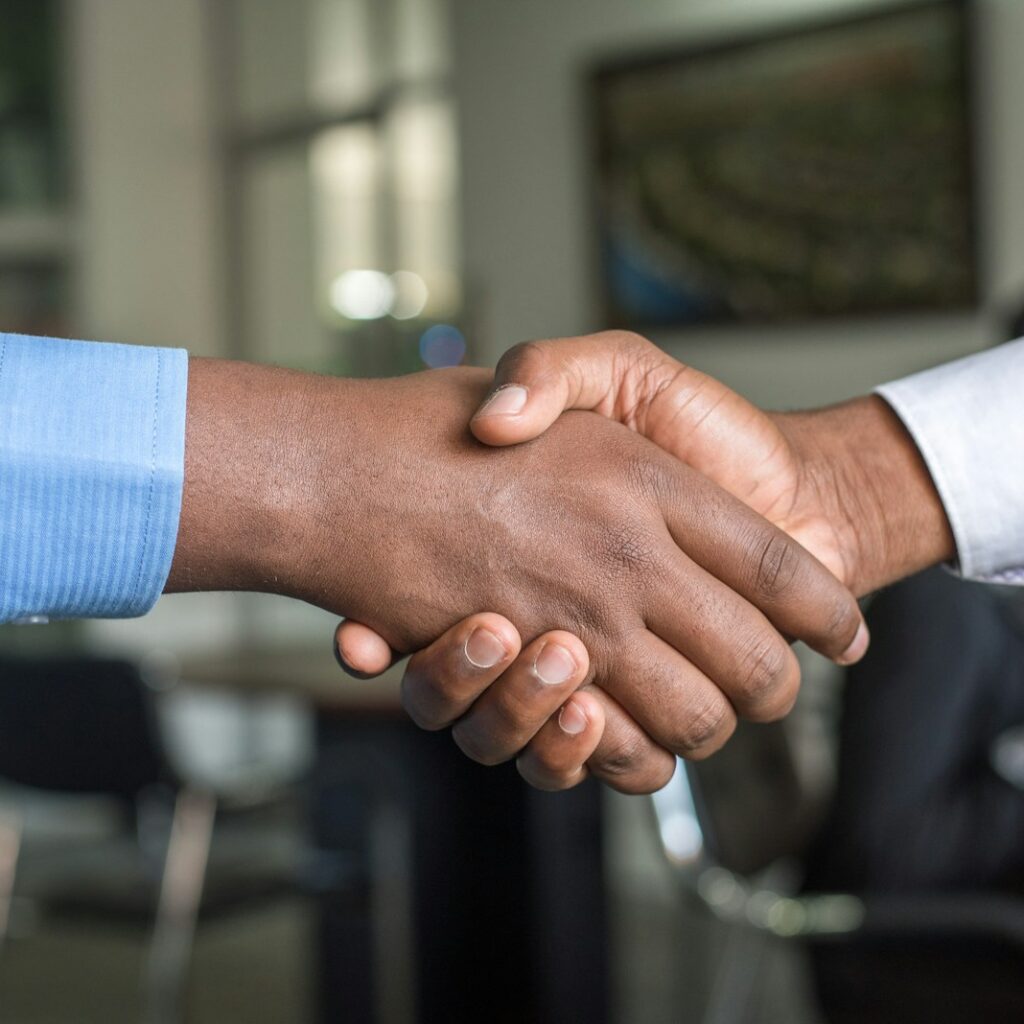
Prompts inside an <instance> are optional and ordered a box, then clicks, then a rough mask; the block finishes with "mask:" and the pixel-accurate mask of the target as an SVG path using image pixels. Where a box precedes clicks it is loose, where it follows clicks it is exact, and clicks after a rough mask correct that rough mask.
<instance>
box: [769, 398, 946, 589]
mask: <svg viewBox="0 0 1024 1024" xmlns="http://www.w3.org/2000/svg"><path fill="white" fill-rule="evenodd" d="M775 419H776V422H777V423H778V425H779V426H780V427H781V428H782V429H783V431H784V433H785V434H786V436H787V437H788V438H789V439H790V441H791V442H792V443H793V445H794V447H795V448H796V449H797V451H798V452H799V454H800V456H801V461H802V463H803V465H804V466H805V468H806V472H805V481H804V484H803V485H804V486H807V487H812V488H814V489H815V490H816V492H817V494H818V495H819V497H820V500H821V501H822V503H823V504H824V505H825V510H826V512H827V514H828V516H829V518H830V520H831V521H832V522H833V523H834V524H836V528H837V530H838V531H839V533H840V535H841V543H842V545H843V548H844V550H845V551H847V552H848V560H849V564H850V565H851V566H852V570H851V573H850V578H849V580H848V582H849V583H850V585H851V588H852V589H853V590H854V592H855V593H858V594H865V593H869V592H871V591H873V590H877V589H878V588H879V587H883V586H885V585H886V584H888V583H892V582H894V581H895V580H898V579H902V578H903V577H905V576H909V575H911V574H912V573H915V572H918V571H919V570H921V569H924V568H926V567H927V566H929V565H934V564H936V563H938V562H943V561H950V560H952V559H953V558H954V557H955V555H956V547H955V544H954V541H953V534H952V531H951V529H950V525H949V520H948V518H947V515H946V511H945V509H944V507H943V504H942V501H941V499H940V497H939V494H938V491H937V490H936V488H935V484H934V483H933V481H932V478H931V476H930V474H929V472H928V469H927V467H926V465H925V463H924V460H923V459H922V457H921V453H920V452H919V451H918V448H917V446H916V444H915V442H914V440H913V439H912V438H911V436H910V434H909V433H908V432H907V430H906V428H905V427H904V425H903V423H902V422H901V421H900V419H899V417H898V416H896V414H895V413H894V412H893V411H892V409H891V408H890V407H889V406H888V405H887V404H886V402H885V401H884V400H883V399H881V398H879V397H877V396H870V397H866V398H859V399H855V400H854V401H852V402H847V403H844V404H842V405H837V406H833V407H830V408H827V409H821V410H817V411H815V412H806V413H788V414H781V415H778V416H776V417H775Z"/></svg>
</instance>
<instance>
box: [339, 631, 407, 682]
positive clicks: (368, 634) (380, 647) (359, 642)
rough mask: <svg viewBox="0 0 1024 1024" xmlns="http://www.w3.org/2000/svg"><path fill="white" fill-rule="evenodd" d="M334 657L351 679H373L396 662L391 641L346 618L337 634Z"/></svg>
mask: <svg viewBox="0 0 1024 1024" xmlns="http://www.w3.org/2000/svg"><path fill="white" fill-rule="evenodd" d="M334 656H335V658H337V659H338V664H339V665H340V666H341V667H342V669H343V670H344V671H345V672H347V673H348V674H349V675H350V676H355V677H356V678H357V679H371V678H373V676H379V675H380V674H381V673H382V672H386V671H387V670H388V669H389V668H390V667H391V665H392V664H393V663H394V661H395V655H394V652H393V651H392V650H391V648H390V647H389V646H388V642H387V641H386V640H385V639H384V638H383V637H382V636H378V634H376V633H375V632H374V631H373V630H372V629H370V627H369V626H364V625H363V624H362V623H361V622H353V621H352V620H351V619H344V620H343V621H342V622H341V623H340V624H339V626H338V628H337V629H336V630H335V631H334Z"/></svg>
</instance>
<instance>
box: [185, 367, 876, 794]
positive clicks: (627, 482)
mask: <svg viewBox="0 0 1024 1024" xmlns="http://www.w3.org/2000/svg"><path fill="white" fill-rule="evenodd" d="M488 380H489V375H487V374H485V373H483V372H480V371H469V370H460V371H435V372H431V373H427V374H419V375H414V376H409V377H404V378H400V379H398V380H391V381H337V380H331V379H327V378H317V377H311V376H309V375H304V374H291V373H286V372H284V371H275V370H268V369H261V368H256V367H247V366H244V365H242V364H235V363H218V362H214V361H205V360H194V361H193V364H192V367H191V369H190V383H189V388H190V391H189V410H188V432H187V440H186V480H185V497H184V503H183V508H182V517H181V529H180V534H179V543H178V549H177V550H176V552H175V559H174V565H173V566H172V571H171V579H170V581H169V585H168V589H179V590H180V589H227V588H232V587H233V588H244V589H259V590H267V591H272V592H275V593H282V594H288V595H290V596H293V597H299V598H302V599H304V600H307V601H310V602H312V603H314V604H317V605H320V606H321V607H324V608H327V609H330V610H332V611H336V612H338V613H341V614H345V615H349V616H352V617H354V618H356V619H358V620H360V621H362V622H365V623H366V624H367V625H368V626H369V627H371V628H372V629H373V630H374V631H376V632H377V633H378V634H379V635H380V636H381V637H383V638H384V639H385V640H386V642H387V643H388V645H389V646H390V647H391V648H393V649H394V650H396V651H408V650H413V649H416V648H420V647H423V646H424V645H425V644H427V643H428V642H429V641H430V640H431V639H433V638H434V637H436V636H438V635H439V634H442V633H443V632H445V631H446V630H448V629H449V628H450V627H451V626H452V624H453V623H456V622H458V621H459V620H460V619H463V618H465V617H466V616H467V615H469V614H470V613H472V612H473V611H474V609H477V608H490V609H493V610H494V611H495V613H498V614H500V615H501V616H503V617H505V618H506V619H508V620H509V621H510V622H512V623H515V625H516V627H517V629H518V631H519V633H520V634H521V635H522V636H523V637H524V638H526V640H527V641H528V642H529V644H530V646H528V648H527V650H528V652H529V654H530V657H531V658H533V661H532V662H531V663H530V668H531V673H530V675H529V678H522V679H520V680H519V684H520V685H519V688H518V689H516V687H513V686H510V687H506V688H503V689H502V690H501V691H499V692H496V693H495V695H494V699H493V700H489V701H484V702H481V701H476V702H475V703H474V705H473V715H472V716H470V718H469V719H468V720H467V722H466V723H465V724H464V725H460V730H459V736H460V741H461V742H462V743H463V745H464V747H465V748H466V749H468V750H469V751H470V752H472V753H473V754H475V755H476V756H477V757H478V758H480V759H490V758H492V757H497V756H498V755H499V754H500V755H501V756H503V757H507V756H511V754H513V753H515V751H516V750H517V749H519V747H520V746H522V745H523V744H524V743H525V742H526V741H527V740H528V739H529V736H524V735H514V730H512V731H511V733H510V732H508V731H507V730H506V731H504V732H503V735H506V736H507V738H508V741H509V746H508V747H507V749H504V750H501V751H498V752H494V751H493V749H492V747H491V742H492V741H491V736H492V733H493V729H492V728H491V727H490V726H489V725H488V724H487V723H488V722H495V721H497V722H499V723H501V729H502V730H504V726H505V723H506V722H508V721H513V720H514V719H515V715H516V711H517V702H520V703H527V704H529V703H531V702H534V701H537V700H539V699H543V700H553V699H554V698H555V697H557V703H553V704H552V708H554V707H557V706H559V705H560V704H562V703H564V701H565V700H566V699H567V698H568V696H569V695H570V694H571V693H572V692H573V690H575V689H576V688H577V687H578V686H580V685H581V684H583V683H586V682H591V681H592V682H595V683H597V684H599V685H600V687H601V688H602V690H603V691H604V696H602V700H603V702H604V703H603V711H604V715H605V720H606V728H605V732H604V734H603V736H602V740H601V742H602V743H607V744H608V749H607V757H606V759H605V760H604V761H603V762H601V763H603V764H606V765H608V766H609V767H608V768H607V775H608V776H609V777H611V778H619V777H620V776H621V775H622V774H623V772H624V771H625V770H626V769H627V768H629V767H630V766H631V764H632V761H634V760H637V759H644V758H646V759H647V761H646V763H648V764H651V763H653V761H652V758H657V759H658V762H659V765H660V767H658V768H657V770H656V771H655V770H654V769H649V771H648V777H647V778H646V780H645V782H644V784H645V785H653V784H655V783H656V782H657V781H658V778H660V780H661V781H664V779H665V778H666V777H667V775H668V774H670V773H671V758H670V757H669V756H668V755H667V754H666V753H665V751H672V752H684V753H690V754H700V753H706V752H709V751H711V750H713V749H715V748H716V747H717V746H719V745H721V743H722V742H724V740H725V738H726V737H727V736H728V734H729V733H730V732H731V729H732V727H733V725H734V722H735V717H734V708H735V709H738V710H739V711H740V712H742V713H744V714H748V715H750V716H751V717H771V716H775V715H778V714H780V713H782V712H784V711H785V710H786V708H788V706H789V705H790V704H791V702H792V700H793V697H794V694H795V690H796V686H797V682H798V678H799V673H798V669H797V665H796V661H795V658H794V657H793V654H792V652H791V650H790V649H789V647H788V645H787V644H786V643H785V642H784V641H783V639H782V637H781V636H780V635H779V632H778V631H779V630H781V631H783V632H786V633H788V634H792V635H799V636H802V637H804V638H805V639H807V640H808V642H809V643H811V644H812V645H814V646H816V647H817V648H818V649H821V650H822V651H824V652H825V653H827V654H829V655H831V656H840V655H841V654H842V652H844V651H846V650H848V649H849V648H850V647H851V645H852V644H855V637H857V636H858V630H859V628H860V627H862V620H861V617H860V613H859V609H858V608H857V606H856V603H855V602H854V600H853V598H852V597H851V596H850V594H849V593H848V592H847V591H846V590H845V589H844V588H843V587H841V586H840V584H839V583H838V582H837V581H836V580H835V579H834V577H832V576H831V574H829V573H828V572H827V571H826V570H825V569H824V568H823V567H822V566H821V565H820V564H819V563H818V562H817V561H815V560H814V559H813V558H811V557H810V556H809V555H807V553H806V552H804V551H803V550H802V549H801V548H799V547H798V546H797V545H796V544H795V543H794V542H793V541H791V540H790V539H789V538H788V537H786V536H785V535H784V534H783V533H782V532H781V531H778V530H777V529H775V528H774V527H772V526H771V525H770V524H769V523H767V522H766V521H765V520H763V519H761V518H760V517H758V516H757V515H756V514H754V513H753V512H751V510H750V509H748V508H747V507H746V506H744V505H743V504H742V503H741V502H738V501H737V500H735V499H734V498H732V497H730V496H729V495H727V494H726V493H725V492H724V491H722V490H720V489H719V488H717V487H716V486H715V485H713V484H712V483H710V482H709V481H708V480H706V479H705V478H704V477H703V476H701V475H700V474H698V473H696V472H694V471H693V470H692V469H689V468H688V467H686V466H684V465H682V464H681V463H679V462H678V461H677V460H675V459H672V458H671V457H670V456H668V455H666V454H665V453H663V452H659V451H658V450H657V449H656V448H655V447H654V446H652V445H650V444H649V442H647V441H645V440H644V439H643V438H640V437H638V436H637V435H636V434H635V433H630V432H629V431H627V430H624V429H623V428H622V427H621V426H620V425H618V424H614V423H611V422H608V421H607V420H605V419H601V418H599V417H596V416H592V415H588V414H583V413H575V414H571V415H567V416H565V417H562V418H561V419H560V420H559V421H558V422H557V423H556V424H554V425H553V426H552V427H551V429H550V430H549V431H548V432H547V433H546V434H545V436H544V437H542V438H539V439H538V440H537V441H536V442H535V443H533V444H530V445H522V446H516V447H514V448H509V449H507V450H505V451H501V452H495V451H488V450H487V449H485V448H483V447H482V446H480V445H479V444H477V443H476V442H475V441H473V439H472V438H471V437H470V436H469V435H468V433H467V432H466V429H465V423H466V422H467V420H468V419H469V416H470V413H471V412H472V410H473V409H474V408H475V407H476V406H477V405H478V404H479V402H480V400H481V399H482V398H483V396H484V394H485V392H486V387H487V383H488ZM552 627H554V628H556V629H558V630H562V631H564V633H569V634H571V635H572V636H571V637H566V636H565V635H564V633H563V634H561V635H559V636H556V638H555V640H552V639H551V637H550V636H549V635H546V634H544V633H543V632H542V631H545V630H551V629H552ZM541 636H547V640H546V642H545V644H544V646H543V650H541V648H540V647H539V646H537V645H536V644H535V643H534V641H535V639H536V638H538V637H541ZM573 637H578V638H579V640H580V641H582V645H583V646H582V647H580V646H577V645H575V644H574V643H573V639H572V638H573ZM466 639H468V638H466ZM480 639H481V642H483V641H484V640H488V643H489V646H491V647H492V649H497V652H498V661H497V662H496V663H494V664H492V665H491V666H490V668H491V669H493V668H494V667H495V666H498V667H501V666H504V667H507V666H508V665H510V664H511V663H512V659H513V658H514V657H515V655H516V653H517V650H516V646H515V645H514V644H511V645H510V644H507V643H505V642H504V639H505V638H504V637H503V636H502V635H499V634H493V635H492V636H491V637H490V638H487V637H483V638H480ZM491 641H493V643H491ZM555 641H558V642H557V644H556V643H555ZM556 648H557V649H556ZM463 649H464V650H465V652H466V653H467V654H468V653H469V651H470V650H471V648H470V647H469V646H468V645H466V644H465V643H464V646H463ZM588 653H589V659H588V657H587V654H588ZM546 656H550V657H546ZM542 661H543V664H542ZM548 662H551V663H552V665H554V664H560V665H561V668H560V669H557V670H556V669H554V668H551V669H550V670H549V667H548ZM515 678H516V677H515V674H513V681H515ZM538 694H541V695H543V697H542V698H539V697H538ZM488 696H489V695H488ZM429 704H430V702H429V700H427V701H424V702H423V703H422V704H417V705H416V707H415V708H413V711H414V716H416V717H418V718H419V719H420V720H421V721H422V722H423V724H427V725H432V724H439V723H438V719H437V718H435V717H432V712H431V709H430V707H429ZM478 705H479V706H478ZM487 716H489V717H487ZM626 716H628V717H626ZM613 720H615V721H619V722H621V721H623V720H625V721H626V722H627V723H628V722H629V721H630V720H634V721H635V722H636V723H639V725H640V726H641V727H642V730H643V734H642V735H641V736H640V737H639V738H637V736H636V735H635V734H630V735H628V736H627V735H625V734H624V733H623V732H622V731H621V729H618V731H617V728H618V727H617V726H615V724H614V721H613ZM481 723H483V724H481ZM655 745H656V746H655ZM485 748H486V749H485ZM659 748H660V749H659ZM600 755H601V750H600V749H599V750H598V751H597V760H598V761H600ZM601 770H602V769H600V768H599V769H598V771H599V772H600V771H601ZM655 775H657V776H658V778H655Z"/></svg>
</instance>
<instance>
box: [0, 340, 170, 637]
mask: <svg viewBox="0 0 1024 1024" xmlns="http://www.w3.org/2000/svg"><path fill="white" fill-rule="evenodd" d="M187 383H188V355H187V353H186V352H184V351H182V350H178V349H160V348H147V347H136V346H131V345H110V344H100V343H96V342H81V341H60V340H56V339H53V338H29V337H23V336H21V335H15V334H0V622H10V621H16V620H18V619H24V618H30V617H32V616H50V617H56V618H86V617H95V618H127V617H131V616H136V615H143V614H145V613H146V612H147V611H148V610H149V609H150V608H151V607H152V606H153V604H154V603H155V602H156V599H157V598H158V597H159V596H160V594H161V592H162V591H163V588H164V585H165V583H166V581H167V575H168V573H169V571H170V567H171V559H172V557H173V554H174V546H175V542H176V540H177V533H178V519H179V515H180V512H181V493H182V484H183V479H184V459H185V396H186V388H187Z"/></svg>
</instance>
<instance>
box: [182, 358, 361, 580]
mask: <svg viewBox="0 0 1024 1024" xmlns="http://www.w3.org/2000/svg"><path fill="white" fill-rule="evenodd" d="M340 384H341V382H338V381H333V380H330V379H328V378H318V377H315V376H312V375H309V374H301V373H293V372H291V371H286V370H280V369H276V368H271V367H262V366H253V365H250V364H246V363H239V362H228V361H224V360H214V359H192V360H190V363H189V384H188V407H187V420H186V439H185V481H184V489H183V495H182V509H181V520H180V525H179V530H178V541H177V546H176V548H175V554H174V561H173V564H172V567H171V573H170V577H169V579H168V583H167V587H166V590H167V591H168V592H173V591H183V590H255V591H264V592H268V593H281V594H295V593H296V592H297V591H298V590H299V589H300V587H302V586H305V584H306V582H307V580H308V575H309V573H308V569H307V568H306V567H305V563H306V562H307V560H308V559H309V557H310V555H311V548H312V547H313V546H314V545H313V544H312V540H313V538H314V537H315V535H316V534H315V531H314V529H313V524H315V523H316V522H317V520H318V510H319V507H320V506H322V503H323V499H322V495H321V494H320V489H321V483H322V481H323V479H324V463H323V458H322V454H321V449H322V437H323V432H322V430H320V429H318V428H317V425H316V423H315V417H316V411H317V409H318V408H321V407H322V406H323V405H324V404H326V403H325V401H324V399H325V398H326V394H325V392H326V391H328V390H331V391H333V390H336V389H337V388H338V386H339V385H340ZM340 469H341V467H339V471H340Z"/></svg>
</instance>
